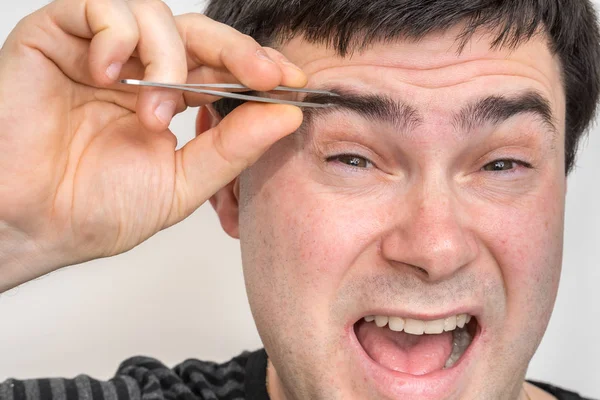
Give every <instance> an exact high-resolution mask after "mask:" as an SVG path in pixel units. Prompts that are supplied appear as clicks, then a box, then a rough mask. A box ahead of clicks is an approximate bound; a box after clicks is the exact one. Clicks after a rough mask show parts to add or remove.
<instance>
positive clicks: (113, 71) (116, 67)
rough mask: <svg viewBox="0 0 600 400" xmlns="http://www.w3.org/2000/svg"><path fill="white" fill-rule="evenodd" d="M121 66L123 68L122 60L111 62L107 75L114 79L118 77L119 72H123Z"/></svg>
mask: <svg viewBox="0 0 600 400" xmlns="http://www.w3.org/2000/svg"><path fill="white" fill-rule="evenodd" d="M121 68H123V64H122V63H120V62H114V63H112V64H110V65H109V66H108V68H107V69H106V76H108V77H109V78H110V79H111V80H113V81H114V80H116V79H118V78H119V74H120V73H121Z"/></svg>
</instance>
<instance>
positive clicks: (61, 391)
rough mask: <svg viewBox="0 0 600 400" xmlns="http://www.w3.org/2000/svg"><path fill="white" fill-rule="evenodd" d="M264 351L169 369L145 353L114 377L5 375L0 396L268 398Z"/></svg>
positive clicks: (62, 399) (27, 399) (3, 399)
mask: <svg viewBox="0 0 600 400" xmlns="http://www.w3.org/2000/svg"><path fill="white" fill-rule="evenodd" d="M266 371H267V355H266V353H265V351H264V350H259V351H256V352H253V353H250V352H244V353H242V354H240V355H239V356H237V357H234V358H233V359H232V360H230V361H228V362H225V363H222V364H218V363H214V362H208V361H199V360H187V361H184V362H183V363H181V364H179V365H178V366H176V367H175V368H172V369H171V368H168V367H166V366H165V365H163V364H162V363H160V362H159V361H157V360H155V359H153V358H148V357H134V358H130V359H128V360H126V361H124V362H123V363H122V364H121V365H120V366H119V368H118V370H117V373H116V375H115V377H114V378H112V379H110V380H109V381H98V380H95V379H92V378H90V377H89V376H86V375H79V376H77V377H75V378H73V379H60V378H52V379H31V380H24V381H19V380H16V379H9V380H7V381H5V382H3V383H0V400H171V399H173V400H175V399H176V400H245V399H256V400H268V399H269V396H268V394H267V389H266V384H265V382H266Z"/></svg>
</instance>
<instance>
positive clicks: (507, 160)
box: [326, 153, 533, 175]
mask: <svg viewBox="0 0 600 400" xmlns="http://www.w3.org/2000/svg"><path fill="white" fill-rule="evenodd" d="M342 158H349V159H356V160H363V161H365V162H366V163H367V164H368V165H369V166H371V167H373V166H375V164H374V163H373V162H372V161H371V160H369V159H368V158H366V157H363V156H361V155H358V154H351V153H345V154H338V155H335V156H331V157H327V159H326V161H327V162H334V161H337V162H339V163H341V164H344V165H345V166H348V167H350V168H352V169H368V167H358V166H356V165H351V164H348V163H345V162H343V161H341V160H340V159H342ZM501 162H504V163H513V164H516V165H518V166H521V167H524V168H527V169H532V168H533V166H532V165H531V164H529V163H527V162H525V161H521V160H517V159H514V158H499V159H497V160H494V161H492V162H490V163H487V164H486V165H484V166H483V167H482V168H481V171H482V172H492V173H495V174H502V175H504V174H514V173H516V172H518V168H516V167H513V168H511V169H509V170H501V171H486V170H485V168H486V167H488V166H491V165H494V164H496V163H501Z"/></svg>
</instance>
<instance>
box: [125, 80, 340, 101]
mask: <svg viewBox="0 0 600 400" xmlns="http://www.w3.org/2000/svg"><path fill="white" fill-rule="evenodd" d="M121 83H124V84H126V85H136V86H150V87H158V88H165V89H175V90H183V91H186V92H192V93H200V94H207V95H211V96H219V97H227V98H230V99H237V100H245V101H256V102H260V103H273V104H289V105H292V106H296V107H310V108H326V107H330V106H331V104H319V103H307V102H303V101H291V100H282V99H274V98H269V97H260V96H251V95H247V94H241V93H233V92H227V91H221V90H211V89H232V90H247V91H251V90H252V89H250V88H248V87H247V86H244V85H240V84H235V83H187V84H168V83H158V82H150V81H140V80H137V79H123V80H121ZM270 92H295V93H311V94H320V95H325V96H334V97H337V96H339V95H338V94H336V93H332V92H328V91H326V90H312V89H296V88H290V87H287V86H277V87H276V88H275V89H273V90H271V91H270ZM270 92H267V93H270Z"/></svg>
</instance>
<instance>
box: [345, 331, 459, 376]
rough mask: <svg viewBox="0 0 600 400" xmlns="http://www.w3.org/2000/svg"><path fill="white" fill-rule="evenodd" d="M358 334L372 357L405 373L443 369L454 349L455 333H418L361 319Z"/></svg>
mask: <svg viewBox="0 0 600 400" xmlns="http://www.w3.org/2000/svg"><path fill="white" fill-rule="evenodd" d="M356 336H357V337H358V340H359V342H360V343H361V345H362V346H363V348H364V349H365V351H366V352H367V354H368V355H369V357H371V358H372V359H373V360H375V361H376V362H378V363H379V364H381V365H383V366H384V367H386V368H388V369H391V370H394V371H398V372H402V373H405V374H411V375H425V374H429V373H431V372H434V371H438V370H441V369H442V368H444V365H445V364H446V361H447V360H448V358H449V357H450V353H451V352H452V332H444V333H440V334H437V335H421V336H416V335H409V334H408V333H404V332H394V331H392V330H390V329H389V328H387V327H384V328H379V327H377V325H375V323H366V322H364V321H361V322H359V323H358V326H357V331H356Z"/></svg>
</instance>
